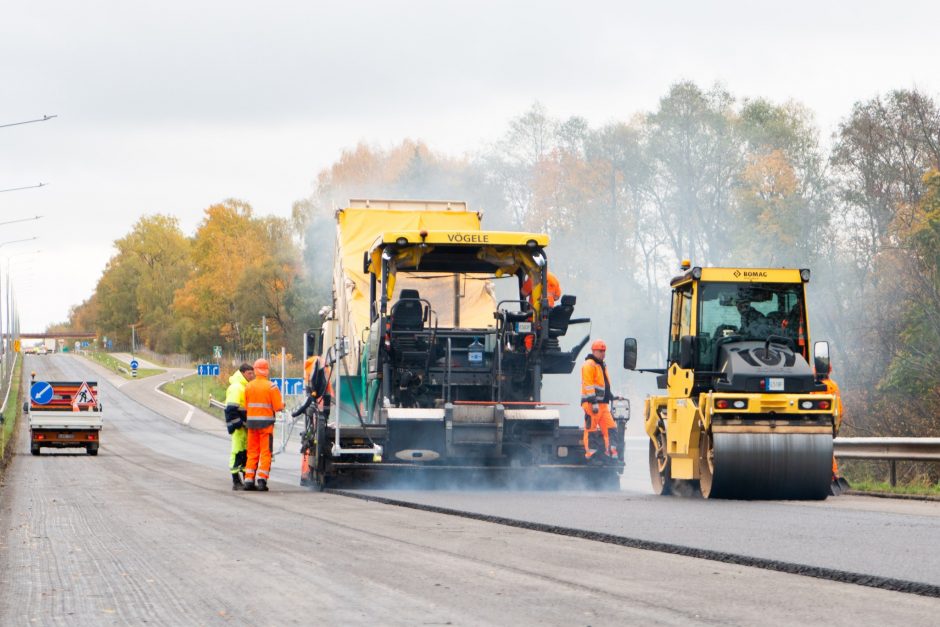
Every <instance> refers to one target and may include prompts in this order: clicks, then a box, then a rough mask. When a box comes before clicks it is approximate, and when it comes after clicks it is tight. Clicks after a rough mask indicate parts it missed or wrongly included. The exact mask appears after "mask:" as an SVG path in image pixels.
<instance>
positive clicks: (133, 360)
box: [131, 359, 140, 370]
mask: <svg viewBox="0 0 940 627" xmlns="http://www.w3.org/2000/svg"><path fill="white" fill-rule="evenodd" d="M139 365H140V363H138V361H137V360H136V359H132V360H131V370H137V366H139Z"/></svg>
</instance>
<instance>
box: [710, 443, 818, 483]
mask: <svg viewBox="0 0 940 627" xmlns="http://www.w3.org/2000/svg"><path fill="white" fill-rule="evenodd" d="M712 442H713V448H714V456H713V460H714V461H713V476H712V485H711V493H710V495H709V498H722V499H825V498H826V497H827V496H828V495H829V484H830V482H831V480H832V436H831V435H829V434H819V433H812V434H810V433H715V434H713V435H712Z"/></svg>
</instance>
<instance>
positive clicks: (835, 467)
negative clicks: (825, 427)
mask: <svg viewBox="0 0 940 627" xmlns="http://www.w3.org/2000/svg"><path fill="white" fill-rule="evenodd" d="M831 372H832V368H831V367H830V369H829V372H826V373H823V374H819V373H816V378H817V379H819V380H821V382H822V383H823V384H825V386H826V391H825V392H816V394H832V409H833V410H834V412H835V415H834V416H833V418H834V425H833V427H834V430H833V434H832V435H833V437H836V436H838V435H839V429H840V428H841V427H842V393H841V392H840V391H839V386H838V385H837V384H836V382H835V381H834V380H833V379H832V376H831ZM832 481H833V483H838V481H839V464H838V462H836V456H835V455H833V456H832Z"/></svg>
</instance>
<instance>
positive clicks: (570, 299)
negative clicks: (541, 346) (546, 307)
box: [548, 294, 578, 338]
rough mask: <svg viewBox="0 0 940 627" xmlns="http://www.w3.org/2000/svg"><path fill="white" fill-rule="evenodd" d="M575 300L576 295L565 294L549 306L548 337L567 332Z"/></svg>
mask: <svg viewBox="0 0 940 627" xmlns="http://www.w3.org/2000/svg"><path fill="white" fill-rule="evenodd" d="M577 300H578V298H577V296H572V295H571V294H565V295H564V296H562V297H561V302H560V303H558V304H557V305H555V306H554V307H552V308H551V310H550V311H549V312H548V337H550V338H557V337H561V336H563V335H564V334H565V333H567V332H568V323H570V322H571V316H572V314H574V304H575V303H576V302H577Z"/></svg>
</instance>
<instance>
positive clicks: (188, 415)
mask: <svg viewBox="0 0 940 627" xmlns="http://www.w3.org/2000/svg"><path fill="white" fill-rule="evenodd" d="M192 419H193V410H192V409H190V410H189V413H188V414H186V417H185V418H183V424H184V425H188V424H189V421H190V420H192Z"/></svg>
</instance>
